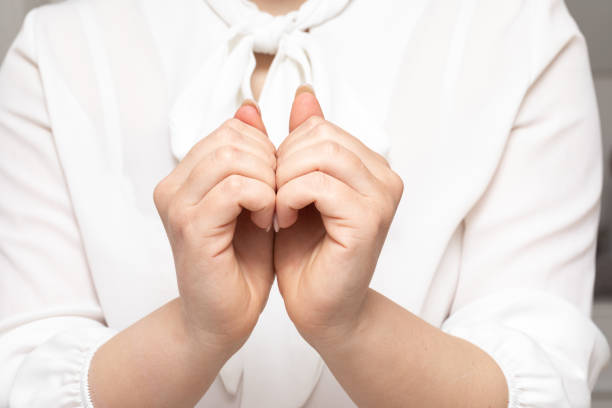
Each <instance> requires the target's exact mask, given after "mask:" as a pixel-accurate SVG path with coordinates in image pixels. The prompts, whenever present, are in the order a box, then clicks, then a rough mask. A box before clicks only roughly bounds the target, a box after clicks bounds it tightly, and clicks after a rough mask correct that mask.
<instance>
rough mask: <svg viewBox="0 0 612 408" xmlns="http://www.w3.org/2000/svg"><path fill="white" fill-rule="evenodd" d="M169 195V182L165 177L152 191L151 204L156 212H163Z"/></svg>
mask: <svg viewBox="0 0 612 408" xmlns="http://www.w3.org/2000/svg"><path fill="white" fill-rule="evenodd" d="M169 195H170V188H169V181H168V177H165V178H163V179H162V180H161V181H159V182H158V183H157V185H156V186H155V188H154V189H153V202H154V203H155V207H156V208H157V211H158V212H160V213H162V212H164V211H165V209H166V207H167V201H168V197H169Z"/></svg>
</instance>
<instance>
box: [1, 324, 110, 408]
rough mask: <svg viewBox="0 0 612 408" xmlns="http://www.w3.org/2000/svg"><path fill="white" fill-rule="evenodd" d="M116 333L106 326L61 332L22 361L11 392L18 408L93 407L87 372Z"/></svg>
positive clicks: (11, 403) (13, 402)
mask: <svg viewBox="0 0 612 408" xmlns="http://www.w3.org/2000/svg"><path fill="white" fill-rule="evenodd" d="M115 334H116V331H115V330H112V329H109V328H107V327H96V328H88V329H79V330H73V331H69V332H63V333H60V334H58V335H56V336H54V337H53V338H51V339H50V340H48V341H47V342H45V343H43V344H41V345H40V346H39V347H37V348H36V349H34V350H33V351H32V352H31V353H30V354H28V356H27V357H26V358H25V360H24V361H23V363H22V365H21V367H20V368H19V371H18V373H17V376H16V378H15V382H14V384H13V388H12V392H11V400H10V406H11V407H15V408H22V407H23V408H26V407H27V408H43V407H44V408H93V404H92V402H91V398H90V393H89V383H88V373H89V365H90V363H91V359H92V357H93V355H94V354H95V352H96V351H97V350H98V348H99V347H100V346H101V345H102V344H104V343H106V341H108V339H110V338H111V337H112V336H114V335H115Z"/></svg>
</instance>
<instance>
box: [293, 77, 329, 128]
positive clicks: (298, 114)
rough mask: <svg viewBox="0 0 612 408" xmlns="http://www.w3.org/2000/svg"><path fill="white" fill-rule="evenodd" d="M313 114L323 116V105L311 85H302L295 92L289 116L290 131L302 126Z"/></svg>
mask: <svg viewBox="0 0 612 408" xmlns="http://www.w3.org/2000/svg"><path fill="white" fill-rule="evenodd" d="M311 116H320V117H323V111H322V110H321V105H320V104H319V101H318V100H317V97H316V96H315V93H314V90H313V89H312V87H311V86H310V85H302V86H300V87H299V88H298V89H297V91H296V92H295V98H294V99H293V106H292V107H291V115H290V116H289V132H293V131H294V130H295V128H297V127H298V126H300V125H301V124H302V123H304V121H306V119H308V118H310V117H311Z"/></svg>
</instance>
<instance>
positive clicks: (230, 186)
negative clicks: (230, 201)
mask: <svg viewBox="0 0 612 408" xmlns="http://www.w3.org/2000/svg"><path fill="white" fill-rule="evenodd" d="M223 188H224V190H225V192H227V193H228V194H232V195H234V194H237V193H239V192H240V191H242V189H243V188H244V179H243V178H242V177H241V176H239V175H237V174H232V175H231V176H228V177H227V178H226V179H225V182H224V183H223Z"/></svg>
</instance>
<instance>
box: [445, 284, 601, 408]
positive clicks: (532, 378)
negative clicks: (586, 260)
mask: <svg viewBox="0 0 612 408" xmlns="http://www.w3.org/2000/svg"><path fill="white" fill-rule="evenodd" d="M442 330H444V331H445V332H446V333H448V334H451V335H453V336H456V337H460V338H463V339H465V340H467V341H469V342H470V343H472V344H474V345H476V346H478V347H479V348H480V349H482V350H483V351H485V352H486V353H488V354H489V355H490V356H491V357H492V358H493V359H494V360H495V362H496V363H497V364H498V365H499V367H500V369H501V370H502V372H503V373H504V376H505V377H506V382H507V384H508V393H509V395H508V397H509V404H508V407H509V408H523V407H530V408H540V407H541V408H544V407H547V408H548V407H559V408H562V407H585V408H588V407H589V406H590V396H591V390H592V387H593V384H594V382H595V380H596V378H597V376H598V375H599V372H600V370H601V368H602V367H603V366H604V365H605V363H606V362H607V360H608V358H609V348H608V345H607V342H606V340H605V338H604V337H603V334H602V333H601V332H600V331H599V329H598V328H597V327H596V326H595V325H594V324H593V323H592V321H591V320H590V318H589V317H587V316H585V315H583V314H581V313H580V312H579V311H578V309H577V308H575V307H574V306H573V305H571V304H570V303H568V302H566V301H565V300H563V299H560V298H557V297H554V296H551V295H549V294H545V293H540V292H537V293H536V292H531V291H529V292H523V291H520V292H518V291H507V292H504V293H500V294H497V295H496V296H491V297H487V298H484V299H481V300H478V301H475V302H473V303H471V304H469V305H467V306H465V307H463V308H462V309H460V310H458V311H457V312H456V313H454V314H453V315H452V316H451V317H450V318H449V319H448V320H447V321H446V322H445V323H444V325H443V326H442Z"/></svg>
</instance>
